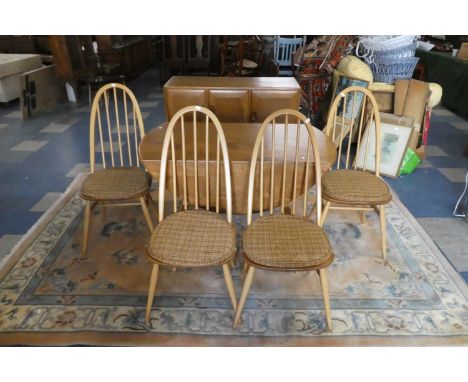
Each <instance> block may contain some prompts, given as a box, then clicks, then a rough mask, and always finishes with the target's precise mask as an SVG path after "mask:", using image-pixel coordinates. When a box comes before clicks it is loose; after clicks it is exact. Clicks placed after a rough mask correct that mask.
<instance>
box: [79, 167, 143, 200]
mask: <svg viewBox="0 0 468 382" xmlns="http://www.w3.org/2000/svg"><path fill="white" fill-rule="evenodd" d="M149 183H150V177H149V175H148V174H147V173H146V172H145V170H143V169H142V168H140V167H112V168H106V169H104V170H100V171H96V172H94V173H92V174H90V175H89V176H88V178H86V180H85V182H84V184H83V187H82V188H81V197H82V198H83V199H87V200H123V199H132V198H136V197H139V196H143V195H144V194H145V193H146V192H147V191H148V189H149Z"/></svg>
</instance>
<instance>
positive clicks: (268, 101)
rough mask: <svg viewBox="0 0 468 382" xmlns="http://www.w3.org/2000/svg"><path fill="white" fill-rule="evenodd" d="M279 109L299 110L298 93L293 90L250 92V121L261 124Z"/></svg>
mask: <svg viewBox="0 0 468 382" xmlns="http://www.w3.org/2000/svg"><path fill="white" fill-rule="evenodd" d="M279 109H293V110H299V92H298V91H295V90H252V94H251V106H250V120H251V121H252V122H262V121H263V120H264V119H265V118H266V117H268V116H269V115H270V114H271V113H273V112H274V111H277V110H279Z"/></svg>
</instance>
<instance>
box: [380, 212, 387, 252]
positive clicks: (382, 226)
mask: <svg viewBox="0 0 468 382" xmlns="http://www.w3.org/2000/svg"><path fill="white" fill-rule="evenodd" d="M379 216H380V230H381V237H382V257H383V258H384V259H386V258H387V227H386V224H385V223H386V221H385V207H384V205H383V204H382V205H381V206H379Z"/></svg>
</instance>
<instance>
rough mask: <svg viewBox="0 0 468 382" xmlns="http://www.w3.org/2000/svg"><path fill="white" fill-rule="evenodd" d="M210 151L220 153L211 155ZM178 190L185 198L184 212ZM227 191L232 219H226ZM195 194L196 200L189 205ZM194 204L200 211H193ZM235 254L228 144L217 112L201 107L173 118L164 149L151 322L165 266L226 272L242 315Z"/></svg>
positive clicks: (151, 252) (150, 249) (151, 254)
mask: <svg viewBox="0 0 468 382" xmlns="http://www.w3.org/2000/svg"><path fill="white" fill-rule="evenodd" d="M187 117H190V122H187ZM210 146H211V147H212V148H213V147H216V149H214V150H213V149H212V150H211V151H210ZM176 147H178V148H181V154H180V155H179V156H181V158H180V157H179V158H177V157H176ZM190 160H191V161H192V163H189V161H190ZM221 166H222V167H223V171H221ZM166 176H167V178H168V181H167V183H166ZM203 178H204V179H203ZM223 178H224V187H222V183H223V182H222V181H223ZM166 188H167V189H169V190H171V191H172V194H173V203H172V204H173V213H172V214H170V215H168V216H167V217H165V215H164V212H165V211H164V208H165V207H164V200H165V192H166ZM178 188H179V190H182V192H183V203H182V205H181V210H180V211H179V209H178V204H177V189H178ZM189 188H190V190H189ZM223 190H224V191H225V192H224V194H225V195H224V198H225V204H224V203H223V205H225V206H226V216H223V215H221V214H220V199H221V197H222V191H223ZM189 194H190V195H193V196H194V200H189V196H188V195H189ZM192 203H193V208H194V209H189V205H191V204H192ZM235 254H236V231H235V229H234V226H233V225H232V195H231V170H230V165H229V155H228V150H227V145H226V138H225V137H224V133H223V129H222V127H221V124H220V122H219V120H218V118H217V117H216V116H215V115H214V114H213V112H211V111H210V110H208V109H206V108H204V107H201V106H187V107H185V108H183V109H181V110H179V111H178V112H177V113H175V114H174V116H173V117H172V118H171V120H170V122H169V125H168V127H167V130H166V135H165V138H164V142H163V147H162V154H161V165H160V176H159V224H158V225H157V227H156V228H155V230H154V232H153V234H152V236H151V240H150V242H149V244H148V245H147V255H148V259H149V260H150V262H152V263H153V270H152V273H151V279H150V284H149V292H148V303H147V306H146V321H147V322H148V321H149V319H150V315H151V307H152V305H153V299H154V295H155V292H156V284H157V280H158V272H159V267H160V266H161V265H163V266H169V267H176V268H179V267H195V268H199V267H209V266H221V267H222V268H223V272H224V278H225V281H226V286H227V290H228V293H229V297H230V299H231V303H232V306H233V308H234V309H236V306H237V297H236V293H235V291H234V286H233V283H232V278H231V272H230V270H229V265H228V264H229V263H230V262H231V260H232V259H233V258H234V256H235Z"/></svg>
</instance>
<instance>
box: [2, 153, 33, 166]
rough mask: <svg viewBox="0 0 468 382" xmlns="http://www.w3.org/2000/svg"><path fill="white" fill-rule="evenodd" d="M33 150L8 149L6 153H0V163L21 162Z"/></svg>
mask: <svg viewBox="0 0 468 382" xmlns="http://www.w3.org/2000/svg"><path fill="white" fill-rule="evenodd" d="M33 152H34V151H10V152H9V153H8V155H0V163H21V162H22V161H24V160H25V159H26V158H27V157H28V156H30V155H31V154H32V153H33Z"/></svg>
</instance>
